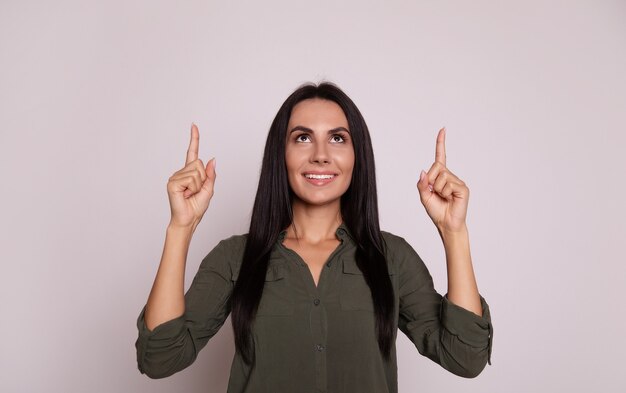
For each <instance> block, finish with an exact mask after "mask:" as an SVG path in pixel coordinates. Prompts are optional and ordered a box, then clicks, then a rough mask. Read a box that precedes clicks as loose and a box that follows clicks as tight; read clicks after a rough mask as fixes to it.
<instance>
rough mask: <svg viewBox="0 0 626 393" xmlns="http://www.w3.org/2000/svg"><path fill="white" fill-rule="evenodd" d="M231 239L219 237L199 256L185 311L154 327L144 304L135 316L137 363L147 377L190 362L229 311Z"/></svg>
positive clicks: (165, 374)
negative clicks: (149, 324)
mask: <svg viewBox="0 0 626 393" xmlns="http://www.w3.org/2000/svg"><path fill="white" fill-rule="evenodd" d="M232 240H234V239H233V238H229V239H226V240H222V241H221V242H220V243H219V244H218V245H217V246H215V248H214V249H213V250H211V252H209V254H208V255H207V256H206V257H204V259H203V260H202V262H201V264H200V267H199V269H198V272H197V273H196V275H195V277H194V279H193V281H192V283H191V286H190V287H189V290H188V291H187V292H186V293H185V313H184V314H183V315H181V316H180V317H177V318H174V319H171V320H169V321H166V322H164V323H162V324H160V325H158V326H156V327H155V328H154V329H153V330H149V329H148V328H147V327H146V324H145V320H144V314H145V311H146V306H145V305H144V306H143V308H142V310H141V312H140V313H139V317H138V318H137V330H138V338H137V341H136V342H135V348H136V350H137V366H138V368H139V371H140V372H141V373H142V374H146V375H147V376H148V377H150V378H165V377H168V376H170V375H172V374H174V373H176V372H178V371H180V370H182V369H184V368H186V367H188V366H189V365H191V364H192V363H193V362H194V361H195V360H196V357H197V356H198V353H199V352H200V350H201V349H202V348H203V347H204V346H206V344H207V342H208V341H209V339H210V338H211V337H213V336H214V335H215V333H217V331H218V330H219V329H220V328H221V327H222V325H223V324H224V321H225V320H226V318H227V317H228V315H229V313H230V308H229V302H228V300H229V298H230V294H231V292H232V287H233V284H232V280H231V277H232V268H231V264H230V263H231V262H232V258H234V254H233V250H232V248H233V247H232V244H231V243H232Z"/></svg>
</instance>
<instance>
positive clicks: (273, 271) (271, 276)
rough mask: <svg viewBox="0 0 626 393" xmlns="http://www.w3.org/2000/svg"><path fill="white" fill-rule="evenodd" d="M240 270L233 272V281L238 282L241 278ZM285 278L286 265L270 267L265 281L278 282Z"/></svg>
mask: <svg viewBox="0 0 626 393" xmlns="http://www.w3.org/2000/svg"><path fill="white" fill-rule="evenodd" d="M239 270H240V269H237V270H235V271H234V272H233V275H232V276H231V280H232V281H237V279H238V278H239ZM283 278H285V266H284V265H278V266H269V267H268V268H267V271H266V272H265V281H277V280H280V279H283Z"/></svg>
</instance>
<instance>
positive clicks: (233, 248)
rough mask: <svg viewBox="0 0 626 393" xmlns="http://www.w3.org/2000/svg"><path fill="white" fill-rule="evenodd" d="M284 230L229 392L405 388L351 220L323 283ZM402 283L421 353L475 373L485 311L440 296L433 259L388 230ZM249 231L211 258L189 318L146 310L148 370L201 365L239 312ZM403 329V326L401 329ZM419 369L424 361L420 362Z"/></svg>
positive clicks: (193, 291) (488, 334)
mask: <svg viewBox="0 0 626 393" xmlns="http://www.w3.org/2000/svg"><path fill="white" fill-rule="evenodd" d="M285 234H286V231H282V232H281V233H280V236H279V240H278V241H277V243H276V245H275V246H274V248H273V250H272V253H271V257H270V261H269V266H268V270H267V274H266V277H265V286H264V289H263V297H262V298H261V302H260V304H259V308H258V311H257V315H256V319H255V322H254V324H253V328H252V334H253V343H254V351H255V357H256V363H255V364H254V367H252V368H250V367H248V366H247V365H246V364H245V363H244V362H243V361H242V359H241V357H240V355H239V353H237V352H236V353H235V355H234V358H233V360H232V365H231V370H230V380H229V383H228V393H243V392H246V393H261V392H267V393H292V392H294V393H295V392H297V393H314V392H315V393H318V392H329V393H341V392H346V393H348V392H349V393H354V392H359V393H369V392H371V393H385V392H389V393H395V392H397V391H398V383H397V364H396V349H395V346H394V347H393V349H392V353H391V361H389V362H385V361H384V360H383V357H382V355H381V353H380V351H379V349H378V342H377V336H376V332H375V314H374V306H373V304H372V299H371V295H370V290H369V287H368V285H367V284H366V282H365V280H364V276H363V273H362V272H361V271H360V270H359V268H358V267H357V264H356V261H355V250H356V248H355V243H354V241H353V238H352V236H351V234H350V232H349V231H348V228H347V227H346V226H345V224H342V225H341V226H340V227H339V228H338V229H337V231H336V236H337V238H338V239H339V240H341V244H340V245H339V246H338V247H337V248H336V249H335V250H334V251H333V253H332V254H331V255H330V257H329V258H328V261H327V263H326V265H325V266H324V268H323V270H322V272H321V275H320V279H319V283H318V286H315V283H314V281H313V276H312V275H311V272H310V270H309V269H308V266H307V265H306V263H305V262H304V261H303V260H302V259H301V258H300V257H299V255H298V254H297V253H295V252H294V251H293V250H290V249H288V248H286V247H285V246H284V245H283V244H282V241H283V239H284V237H285ZM382 235H383V237H384V239H385V241H386V242H387V245H388V250H387V255H386V257H387V261H388V264H389V268H388V270H389V277H390V278H391V282H392V283H393V288H394V293H395V298H396V304H395V313H394V315H395V325H396V326H397V327H398V328H399V329H400V330H401V331H402V332H403V333H404V334H406V335H407V337H408V338H409V339H410V340H411V341H412V342H413V344H415V347H416V348H417V351H419V353H420V354H422V355H424V356H427V357H428V358H430V359H432V360H433V361H435V362H437V363H438V364H440V365H441V366H442V367H443V368H445V369H447V370H449V371H451V372H452V373H454V374H457V375H460V376H463V377H475V376H476V375H478V374H479V373H480V372H481V371H482V370H483V368H484V367H485V364H486V363H487V362H488V361H490V354H491V338H492V326H491V317H490V314H489V307H488V305H487V303H486V302H485V299H484V298H483V297H482V296H481V297H480V300H481V304H482V307H483V315H482V316H478V315H476V314H474V313H473V312H471V311H469V310H466V309H464V308H462V307H459V306H457V305H455V304H453V303H452V302H450V301H449V300H448V299H447V297H442V296H441V295H440V294H438V293H437V292H436V291H435V289H434V287H433V281H432V278H431V276H430V274H429V272H428V269H427V268H426V266H425V265H424V262H422V260H421V259H420V257H419V256H418V254H417V253H416V252H415V250H414V249H413V248H412V247H411V246H410V245H409V244H408V243H407V242H406V241H405V240H404V239H403V238H401V237H399V236H396V235H393V234H391V233H389V232H385V231H382ZM246 237H247V234H244V235H235V236H231V237H229V238H228V239H225V240H222V241H221V242H219V244H218V245H217V246H215V248H214V249H213V250H211V252H209V254H208V255H207V256H206V257H205V258H204V259H203V260H202V263H201V264H200V268H199V270H198V272H197V274H196V276H195V277H194V279H193V282H192V284H191V287H190V288H189V290H188V291H187V293H186V294H185V307H186V309H185V314H184V315H182V316H180V317H178V318H175V319H172V320H170V321H167V322H164V323H162V324H161V325H159V326H157V327H155V328H154V330H152V331H149V330H148V329H147V328H146V325H145V322H144V312H145V306H144V308H143V309H142V310H141V313H140V314H139V317H138V319H137V328H138V330H139V337H138V339H137V342H136V344H135V346H136V349H137V362H138V367H139V370H140V372H141V373H144V374H146V375H147V376H149V377H150V378H164V377H167V376H170V375H172V374H174V373H176V372H178V371H180V370H182V369H184V368H186V367H187V366H189V365H190V364H192V363H193V362H194V360H195V359H196V356H197V355H198V352H199V351H200V350H201V349H202V348H203V347H204V346H205V345H206V344H207V342H208V341H209V339H210V338H211V337H213V335H215V333H217V331H218V330H219V329H220V327H221V326H222V325H223V323H224V321H225V320H226V318H227V317H228V315H229V313H230V309H229V302H228V300H229V297H230V294H231V291H232V289H233V285H234V283H235V281H236V280H237V276H238V272H239V267H240V266H241V261H242V259H243V251H244V246H245V241H246ZM395 335H397V329H396V330H395ZM414 365H415V367H419V362H415V364H414Z"/></svg>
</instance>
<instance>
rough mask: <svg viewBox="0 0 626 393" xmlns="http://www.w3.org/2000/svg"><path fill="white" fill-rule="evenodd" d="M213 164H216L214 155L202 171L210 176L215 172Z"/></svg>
mask: <svg viewBox="0 0 626 393" xmlns="http://www.w3.org/2000/svg"><path fill="white" fill-rule="evenodd" d="M215 164H216V161H215V157H213V158H211V159H210V160H209V162H207V163H206V168H205V170H204V171H205V172H206V175H207V177H211V178H212V177H213V175H214V174H215ZM207 180H208V179H207Z"/></svg>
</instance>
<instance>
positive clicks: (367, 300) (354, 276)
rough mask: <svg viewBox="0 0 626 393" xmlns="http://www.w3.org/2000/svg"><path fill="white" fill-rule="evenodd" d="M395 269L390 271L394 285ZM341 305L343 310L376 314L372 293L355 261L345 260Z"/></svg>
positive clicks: (340, 293)
mask: <svg viewBox="0 0 626 393" xmlns="http://www.w3.org/2000/svg"><path fill="white" fill-rule="evenodd" d="M393 274H394V272H393V269H391V268H390V269H389V276H390V277H389V278H391V282H392V283H393V277H392V275H393ZM339 303H340V305H341V309H342V310H364V311H371V312H374V303H373V302H372V292H371V290H370V287H369V285H367V282H366V281H365V276H364V275H363V272H362V271H361V270H360V269H359V267H358V266H357V264H356V261H355V260H354V259H344V260H343V271H342V274H341V287H340V289H339Z"/></svg>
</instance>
